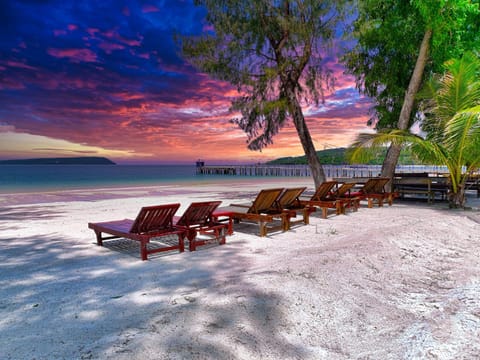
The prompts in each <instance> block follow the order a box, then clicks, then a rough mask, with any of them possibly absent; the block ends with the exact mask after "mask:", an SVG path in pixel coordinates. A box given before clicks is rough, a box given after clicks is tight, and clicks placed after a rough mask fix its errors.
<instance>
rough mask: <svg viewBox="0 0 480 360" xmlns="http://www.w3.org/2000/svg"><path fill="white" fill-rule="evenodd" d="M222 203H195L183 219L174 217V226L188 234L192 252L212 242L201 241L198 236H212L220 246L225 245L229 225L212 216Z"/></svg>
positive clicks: (186, 211) (208, 240)
mask: <svg viewBox="0 0 480 360" xmlns="http://www.w3.org/2000/svg"><path fill="white" fill-rule="evenodd" d="M221 203H222V202H221V201H205V202H194V203H191V204H190V206H189V207H188V208H187V210H185V212H184V213H183V215H182V216H181V217H180V216H175V217H174V225H175V226H176V227H178V228H180V229H184V230H185V233H186V234H187V238H188V241H189V244H188V245H189V250H190V251H195V250H196V247H197V246H201V245H206V244H208V243H210V242H211V241H212V239H199V238H198V236H197V235H198V234H202V235H211V236H212V237H213V238H214V240H215V241H218V243H219V244H221V245H223V244H225V242H226V239H225V236H226V233H227V230H228V225H227V224H221V223H219V222H217V221H214V219H213V216H212V213H213V212H214V211H215V209H216V208H217V207H218V206H219V205H220V204H221Z"/></svg>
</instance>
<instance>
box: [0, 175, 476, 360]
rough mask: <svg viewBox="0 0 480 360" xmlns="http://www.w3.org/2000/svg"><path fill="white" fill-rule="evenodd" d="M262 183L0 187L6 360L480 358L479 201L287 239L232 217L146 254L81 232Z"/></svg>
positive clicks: (237, 193)
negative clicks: (219, 232) (202, 240)
mask: <svg viewBox="0 0 480 360" xmlns="http://www.w3.org/2000/svg"><path fill="white" fill-rule="evenodd" d="M306 181H307V180H306ZM268 186H273V183H269V184H268ZM262 187H265V186H263V185H262V184H258V185H251V186H247V185H245V186H241V187H238V188H235V187H224V188H218V187H216V188H214V187H206V186H203V187H202V186H196V187H190V188H188V187H185V188H181V189H180V188H177V189H175V191H173V192H172V191H169V189H152V188H150V189H136V190H134V191H131V190H128V189H123V190H102V191H101V192H100V193H102V197H103V199H98V200H95V201H85V199H88V196H91V194H85V193H83V192H82V191H78V192H75V193H74V194H73V195H75V196H74V198H73V200H72V201H66V200H67V199H68V197H69V196H71V194H68V195H67V194H65V193H50V194H43V195H41V196H39V195H21V196H15V197H11V196H3V197H0V198H1V199H0V201H2V202H3V203H2V208H1V209H0V358H1V359H478V358H479V354H480V341H479V339H480V212H479V211H478V210H473V211H458V210H457V211H451V210H448V209H446V205H445V204H435V205H428V204H426V203H417V204H416V203H412V202H408V203H406V202H402V203H400V202H397V203H395V204H394V205H393V206H392V207H388V206H387V207H384V208H374V209H367V208H366V207H362V208H361V209H360V210H359V211H358V212H355V213H353V212H350V213H348V214H347V215H346V216H335V215H332V216H330V217H329V218H328V219H326V220H325V219H320V218H319V215H318V213H316V214H313V216H312V217H311V225H308V226H297V227H295V228H294V229H292V230H291V231H289V232H287V233H275V234H270V235H269V236H268V237H265V238H260V237H258V236H256V235H255V234H256V232H257V228H256V227H249V226H241V227H238V228H237V229H236V230H237V231H236V232H235V234H234V235H232V236H230V237H228V238H227V244H226V245H224V246H210V247H203V248H202V249H201V250H199V251H196V252H191V253H190V252H188V250H187V251H186V252H185V253H183V254H179V253H178V252H171V253H168V254H162V255H154V256H150V260H149V261H141V260H140V258H139V254H138V250H137V249H136V248H134V249H132V248H124V249H120V248H118V247H117V246H110V247H99V246H97V245H96V244H95V237H94V233H93V231H92V230H90V229H88V228H87V223H88V222H92V221H94V222H97V221H106V220H117V219H122V218H125V217H135V215H136V214H137V212H138V210H139V209H140V207H141V206H146V205H154V204H163V203H169V202H181V203H182V207H181V208H180V211H179V213H182V212H183V210H184V209H185V208H186V207H187V206H188V204H189V203H190V202H191V201H202V200H207V199H219V200H223V201H224V204H225V205H227V204H228V203H229V202H230V201H231V200H238V199H241V198H242V194H243V196H245V195H246V196H252V197H253V194H255V193H256V191H257V190H258V189H260V188H262ZM175 192H177V193H175ZM127 194H129V196H126V195H127ZM86 195H88V196H86ZM471 201H475V202H474V204H477V205H478V200H477V199H472V200H471ZM477 209H478V208H477ZM124 243H127V246H128V242H124ZM132 243H133V245H134V246H136V244H135V243H134V242H132Z"/></svg>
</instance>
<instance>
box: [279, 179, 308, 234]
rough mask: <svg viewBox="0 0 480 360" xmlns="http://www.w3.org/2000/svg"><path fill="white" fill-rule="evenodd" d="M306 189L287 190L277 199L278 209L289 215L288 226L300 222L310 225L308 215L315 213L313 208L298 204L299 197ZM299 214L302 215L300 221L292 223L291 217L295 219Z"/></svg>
mask: <svg viewBox="0 0 480 360" xmlns="http://www.w3.org/2000/svg"><path fill="white" fill-rule="evenodd" d="M306 189H307V188H306V187H298V188H287V189H285V191H284V192H283V193H282V194H281V195H280V197H279V198H278V201H277V204H278V207H279V208H280V209H283V210H284V211H286V212H288V213H289V216H290V219H289V224H290V226H291V225H292V224H296V223H300V222H303V223H304V224H305V225H308V224H309V223H310V214H311V213H312V212H315V207H314V206H309V205H305V204H302V203H301V202H300V196H301V195H302V194H303V192H304V191H305V190H306ZM299 212H300V213H301V214H302V219H300V220H296V221H292V217H296V215H297V213H299Z"/></svg>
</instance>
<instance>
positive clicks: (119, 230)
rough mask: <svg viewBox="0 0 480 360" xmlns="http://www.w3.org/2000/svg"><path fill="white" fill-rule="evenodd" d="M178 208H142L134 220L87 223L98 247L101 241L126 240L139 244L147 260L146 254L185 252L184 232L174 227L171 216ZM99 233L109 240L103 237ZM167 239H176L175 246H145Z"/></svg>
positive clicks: (166, 206) (163, 206) (167, 206)
mask: <svg viewBox="0 0 480 360" xmlns="http://www.w3.org/2000/svg"><path fill="white" fill-rule="evenodd" d="M179 207H180V204H168V205H159V206H147V207H143V208H142V209H141V210H140V212H139V213H138V215H137V217H136V218H135V220H131V219H124V220H116V221H108V222H101V223H89V224H88V227H89V228H90V229H92V230H93V231H94V232H95V235H96V236H97V245H100V246H103V240H109V239H117V238H126V239H131V240H136V241H139V242H140V256H141V258H142V260H147V257H148V254H152V253H156V252H161V251H168V250H175V249H178V250H179V252H183V251H184V248H185V247H184V237H185V229H180V228H178V227H175V226H174V225H173V216H174V214H175V212H176V211H177V210H178V208H179ZM102 233H105V234H110V235H111V236H107V237H102ZM168 235H176V236H177V237H178V243H177V244H175V245H167V246H162V247H157V248H151V249H149V248H148V247H147V244H148V243H149V242H150V240H152V239H153V238H155V240H157V238H158V240H159V239H160V238H161V237H164V236H168Z"/></svg>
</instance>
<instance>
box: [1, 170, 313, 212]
mask: <svg viewBox="0 0 480 360" xmlns="http://www.w3.org/2000/svg"><path fill="white" fill-rule="evenodd" d="M292 184H293V185H295V186H299V185H301V186H307V187H308V188H311V189H313V180H311V178H294V177H288V178H276V177H275V178H274V177H269V178H251V177H248V178H227V179H224V178H222V179H211V181H196V180H185V181H183V182H175V181H172V182H159V183H158V184H156V185H131V186H130V185H111V186H101V187H80V188H75V189H51V190H45V189H39V190H32V191H22V192H15V191H13V192H12V191H7V192H1V191H0V205H2V206H13V205H26V204H39V203H50V202H58V201H60V202H68V201H98V200H106V199H118V198H123V197H126V198H128V197H135V196H142V197H147V196H161V195H162V194H164V195H175V194H180V195H181V193H182V192H185V191H186V192H189V193H192V192H197V191H199V190H202V191H207V192H208V191H211V190H212V188H224V189H225V190H229V189H231V188H238V187H246V188H252V189H254V190H260V188H262V187H276V186H280V187H286V186H290V185H292Z"/></svg>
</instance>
